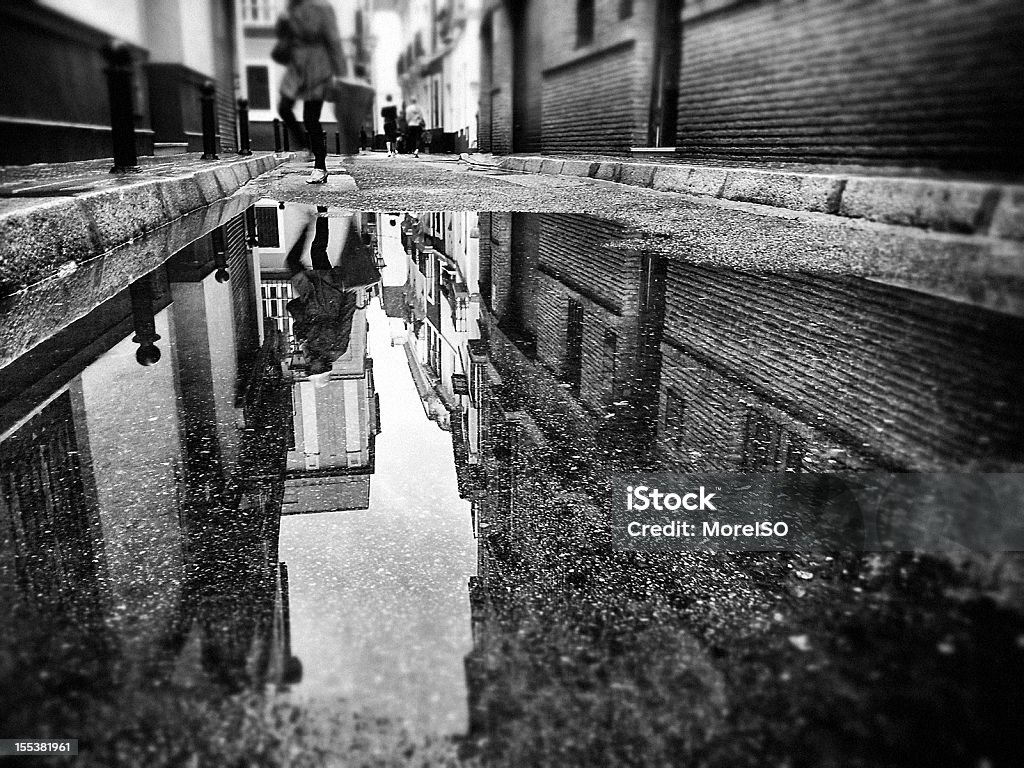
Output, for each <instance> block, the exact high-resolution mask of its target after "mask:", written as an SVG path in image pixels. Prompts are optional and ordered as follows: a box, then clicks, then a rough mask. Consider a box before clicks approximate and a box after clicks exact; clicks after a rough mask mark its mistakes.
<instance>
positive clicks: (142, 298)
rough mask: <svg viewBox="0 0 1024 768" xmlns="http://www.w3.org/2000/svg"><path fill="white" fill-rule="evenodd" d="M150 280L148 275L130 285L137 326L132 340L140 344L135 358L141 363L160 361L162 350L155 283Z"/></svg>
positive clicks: (152, 363)
mask: <svg viewBox="0 0 1024 768" xmlns="http://www.w3.org/2000/svg"><path fill="white" fill-rule="evenodd" d="M150 280H151V278H150V277H149V275H147V276H146V277H143V278H141V279H139V280H136V281H135V282H134V283H132V284H131V285H130V286H128V292H129V294H130V295H131V301H132V324H133V325H134V326H135V335H134V336H133V337H132V341H133V342H135V343H136V344H138V345H139V348H138V349H137V350H135V360H136V362H137V363H138V364H139V365H155V364H156V363H158V362H159V361H160V350H159V349H158V348H157V346H156V342H157V341H159V340H160V334H159V333H157V332H156V317H155V315H156V313H155V311H154V308H153V284H152V283H151V282H150Z"/></svg>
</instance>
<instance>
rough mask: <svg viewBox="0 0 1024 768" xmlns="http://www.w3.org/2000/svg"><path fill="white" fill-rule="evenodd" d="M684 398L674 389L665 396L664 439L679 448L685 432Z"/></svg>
mask: <svg viewBox="0 0 1024 768" xmlns="http://www.w3.org/2000/svg"><path fill="white" fill-rule="evenodd" d="M685 419H686V398H684V397H683V396H682V395H681V394H679V392H677V391H676V390H674V389H670V390H668V392H667V393H666V394H665V420H664V425H665V437H666V438H667V439H668V440H670V441H671V442H672V444H673V445H675V446H676V447H679V446H680V445H681V444H682V442H683V436H684V435H685V430H686V424H685Z"/></svg>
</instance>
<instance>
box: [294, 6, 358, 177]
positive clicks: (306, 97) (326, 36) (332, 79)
mask: <svg viewBox="0 0 1024 768" xmlns="http://www.w3.org/2000/svg"><path fill="white" fill-rule="evenodd" d="M277 36H278V39H279V42H278V47H281V46H282V45H284V46H285V47H286V50H287V54H286V57H287V66H288V71H287V72H286V73H285V76H284V79H283V80H282V81H281V94H280V97H281V98H280V101H279V102H278V107H277V112H278V114H279V115H280V116H281V119H282V120H283V121H284V124H285V125H286V126H287V129H288V130H289V131H291V133H292V135H293V136H294V137H295V138H296V140H297V141H298V144H299V146H302V147H308V149H310V150H311V151H312V153H313V170H312V172H311V173H310V176H309V178H308V179H306V183H307V184H323V183H324V182H326V181H327V136H326V134H325V133H324V128H323V126H322V125H321V124H320V113H321V112H322V111H323V108H324V100H325V99H327V98H328V97H329V96H330V94H331V90H332V87H333V86H334V85H335V84H336V81H337V80H338V79H339V78H341V77H344V76H345V75H346V74H347V67H346V65H345V56H344V53H343V52H342V48H341V35H340V34H339V33H338V22H337V19H336V18H335V16H334V9H333V8H332V7H331V6H330V4H329V3H328V2H327V0H289V3H288V11H287V12H286V13H285V14H284V15H282V16H281V18H280V19H278V22H277ZM299 100H301V101H302V123H303V125H304V126H305V128H306V134H307V135H308V136H309V143H308V145H307V143H306V141H305V138H304V137H303V135H302V130H301V129H300V128H299V123H298V121H297V120H296V119H295V114H294V112H293V111H292V110H293V109H294V108H295V102H296V101H299Z"/></svg>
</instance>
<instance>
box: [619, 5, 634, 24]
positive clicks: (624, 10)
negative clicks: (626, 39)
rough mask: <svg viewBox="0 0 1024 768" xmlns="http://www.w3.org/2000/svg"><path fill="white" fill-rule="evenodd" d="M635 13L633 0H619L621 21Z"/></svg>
mask: <svg viewBox="0 0 1024 768" xmlns="http://www.w3.org/2000/svg"><path fill="white" fill-rule="evenodd" d="M632 15H633V0H619V21H622V20H623V19H628V18H629V17H630V16H632Z"/></svg>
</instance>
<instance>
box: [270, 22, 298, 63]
mask: <svg viewBox="0 0 1024 768" xmlns="http://www.w3.org/2000/svg"><path fill="white" fill-rule="evenodd" d="M274 33H275V34H276V35H277V42H276V43H274V47H273V48H272V49H271V50H270V58H271V59H273V60H274V61H275V62H277V63H278V64H280V65H282V66H287V65H288V64H290V63H291V60H292V49H293V48H294V47H295V36H294V34H293V32H292V23H291V22H290V21H289V20H288V17H287V16H282V17H280V18H279V19H278V20H277V26H276V27H275V29H274Z"/></svg>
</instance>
